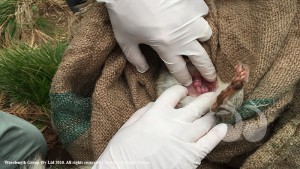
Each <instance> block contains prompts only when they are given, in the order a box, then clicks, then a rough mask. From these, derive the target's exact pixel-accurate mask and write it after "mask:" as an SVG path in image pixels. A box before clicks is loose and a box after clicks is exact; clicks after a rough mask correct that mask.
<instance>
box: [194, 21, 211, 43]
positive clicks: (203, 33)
mask: <svg viewBox="0 0 300 169" xmlns="http://www.w3.org/2000/svg"><path fill="white" fill-rule="evenodd" d="M195 22H196V24H197V26H195V28H194V29H193V30H197V32H199V33H198V35H199V37H198V40H199V41H200V42H204V41H207V40H208V39H209V38H210V37H211V36H212V30H211V27H210V26H209V24H208V22H207V21H206V20H205V19H204V18H203V17H200V18H199V19H197V20H196V21H195Z"/></svg>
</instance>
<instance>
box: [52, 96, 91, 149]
mask: <svg viewBox="0 0 300 169" xmlns="http://www.w3.org/2000/svg"><path fill="white" fill-rule="evenodd" d="M50 100H51V110H52V113H51V116H52V124H55V126H53V128H54V129H55V130H56V131H57V132H58V134H59V136H60V139H61V142H62V143H63V145H64V146H65V147H66V148H67V147H68V145H69V144H71V143H72V142H73V141H74V140H75V139H77V138H78V137H79V136H80V135H82V134H83V133H84V132H86V131H87V130H89V129H90V126H91V123H90V119H91V112H92V106H91V98H89V97H81V96H79V95H76V94H73V93H56V94H55V93H54V94H51V95H50Z"/></svg>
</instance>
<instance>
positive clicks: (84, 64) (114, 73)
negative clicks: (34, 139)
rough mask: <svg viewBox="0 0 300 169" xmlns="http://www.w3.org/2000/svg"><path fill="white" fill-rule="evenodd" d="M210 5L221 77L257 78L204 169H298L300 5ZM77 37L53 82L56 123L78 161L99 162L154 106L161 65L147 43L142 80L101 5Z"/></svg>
mask: <svg viewBox="0 0 300 169" xmlns="http://www.w3.org/2000/svg"><path fill="white" fill-rule="evenodd" d="M206 2H207V4H208V5H209V7H210V13H209V15H208V16H207V17H206V19H207V20H208V22H209V24H210V25H211V27H212V29H213V32H214V33H213V36H212V38H211V39H210V40H209V41H208V42H207V43H205V44H203V45H204V47H205V48H206V50H207V51H208V53H209V55H210V57H211V59H212V61H213V63H214V65H215V67H216V69H217V73H218V75H219V76H220V78H221V79H222V81H230V78H231V76H232V70H233V67H234V65H235V64H236V63H237V61H241V62H242V63H245V64H247V65H248V66H249V68H250V71H251V73H250V78H249V83H248V84H247V86H246V88H245V101H244V104H243V105H242V107H241V108H240V109H239V110H238V113H239V116H240V117H241V118H242V119H243V120H242V121H240V122H239V123H237V124H236V125H235V128H233V129H232V130H230V132H229V133H228V135H227V137H226V139H227V141H224V142H222V143H221V144H220V145H218V146H217V148H216V149H215V150H214V151H213V152H212V153H211V154H210V155H209V156H208V157H207V158H206V159H205V160H204V161H203V165H201V167H200V168H221V167H224V168H225V166H226V167H232V168H238V167H241V166H242V167H243V168H266V167H270V168H276V167H279V168H280V167H286V166H288V167H292V168H293V167H300V164H299V160H300V156H299V157H298V156H297V155H296V154H294V153H293V152H295V151H297V152H299V150H300V148H299V141H300V140H299V139H300V135H299V134H300V133H299V132H300V129H299V127H298V126H299V123H300V117H298V116H299V115H298V114H299V113H300V112H299V111H300V110H299V104H300V103H299V97H297V96H299V92H300V91H299V89H298V91H296V86H297V82H298V81H299V77H300V66H299V64H300V55H299V54H300V50H299V47H300V39H299V38H300V30H299V26H300V24H299V20H300V17H299V14H300V13H299V10H300V7H299V3H300V2H299V1H298V0H282V1H277V0H270V1H248V0H224V1H214V0H207V1H206ZM72 32H73V34H72V40H71V41H70V45H69V47H68V49H67V51H66V52H65V54H64V56H63V61H62V63H61V64H60V66H59V68H58V70H57V73H56V75H55V77H54V79H53V83H52V88H51V105H52V119H53V126H54V127H55V128H56V130H57V132H58V134H59V135H60V138H61V140H62V142H63V144H64V145H65V147H66V148H67V150H68V151H69V152H70V153H71V154H72V156H73V157H74V159H76V160H96V159H97V158H98V157H99V155H100V154H101V152H102V151H103V149H104V148H105V146H106V145H107V143H108V141H109V140H110V139H111V137H112V136H113V134H114V133H115V132H116V131H117V130H118V128H119V127H121V125H122V124H123V123H124V122H125V121H126V120H127V119H128V118H129V117H130V115H131V114H132V113H134V112H135V111H136V110H137V109H138V108H140V107H142V106H144V105H145V104H147V102H149V101H154V100H155V99H156V97H157V96H156V95H155V93H156V90H155V82H156V79H157V75H158V72H159V70H160V68H161V66H163V64H162V62H161V61H160V59H159V58H158V57H157V55H156V54H155V53H154V52H153V51H152V50H151V49H148V48H147V47H145V46H143V53H145V55H146V56H147V61H148V62H149V65H150V70H149V71H147V72H146V73H144V74H140V73H138V72H137V71H136V70H135V68H134V67H133V66H132V65H131V64H129V63H128V62H127V61H126V59H125V57H124V55H123V53H122V52H121V50H120V48H119V47H118V45H117V43H116V41H115V39H114V37H113V32H112V28H111V25H110V22H109V17H108V14H107V11H106V8H105V6H104V5H103V4H97V3H92V4H91V5H90V6H89V7H88V8H87V11H86V12H85V13H84V14H83V15H82V16H81V19H80V20H79V21H78V22H77V23H76V24H75V25H73V31H72ZM298 88H299V84H298ZM289 105H293V106H291V107H288V106H289ZM234 122H235V120H234V119H233V123H234ZM153 125H155V124H153ZM228 140H231V141H230V142H229V141H228ZM174 153H176V152H174ZM297 154H299V153H297Z"/></svg>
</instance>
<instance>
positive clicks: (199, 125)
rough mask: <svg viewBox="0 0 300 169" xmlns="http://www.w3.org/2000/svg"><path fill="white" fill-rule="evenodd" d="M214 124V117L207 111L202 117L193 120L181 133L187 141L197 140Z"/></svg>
mask: <svg viewBox="0 0 300 169" xmlns="http://www.w3.org/2000/svg"><path fill="white" fill-rule="evenodd" d="M215 124H216V117H215V115H214V114H213V113H208V114H206V115H205V116H203V117H202V118H200V119H198V120H195V121H194V122H193V123H192V125H191V126H190V127H189V128H188V130H186V131H185V133H183V134H182V137H183V139H185V140H187V141H189V142H197V141H198V140H199V139H200V138H201V137H203V136H204V135H205V134H206V133H207V132H208V131H209V130H210V129H211V128H212V127H213V126H214V125H215Z"/></svg>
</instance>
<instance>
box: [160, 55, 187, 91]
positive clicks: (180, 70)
mask: <svg viewBox="0 0 300 169" xmlns="http://www.w3.org/2000/svg"><path fill="white" fill-rule="evenodd" d="M160 57H161V59H162V60H163V61H164V62H165V64H166V66H167V68H168V70H169V72H170V73H171V74H172V75H173V76H174V77H175V79H176V80H177V81H178V82H179V83H180V84H182V85H183V86H188V85H190V84H192V77H191V75H190V73H189V71H188V69H187V67H186V62H185V60H184V59H183V58H182V56H171V57H170V56H164V55H163V54H161V55H160Z"/></svg>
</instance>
